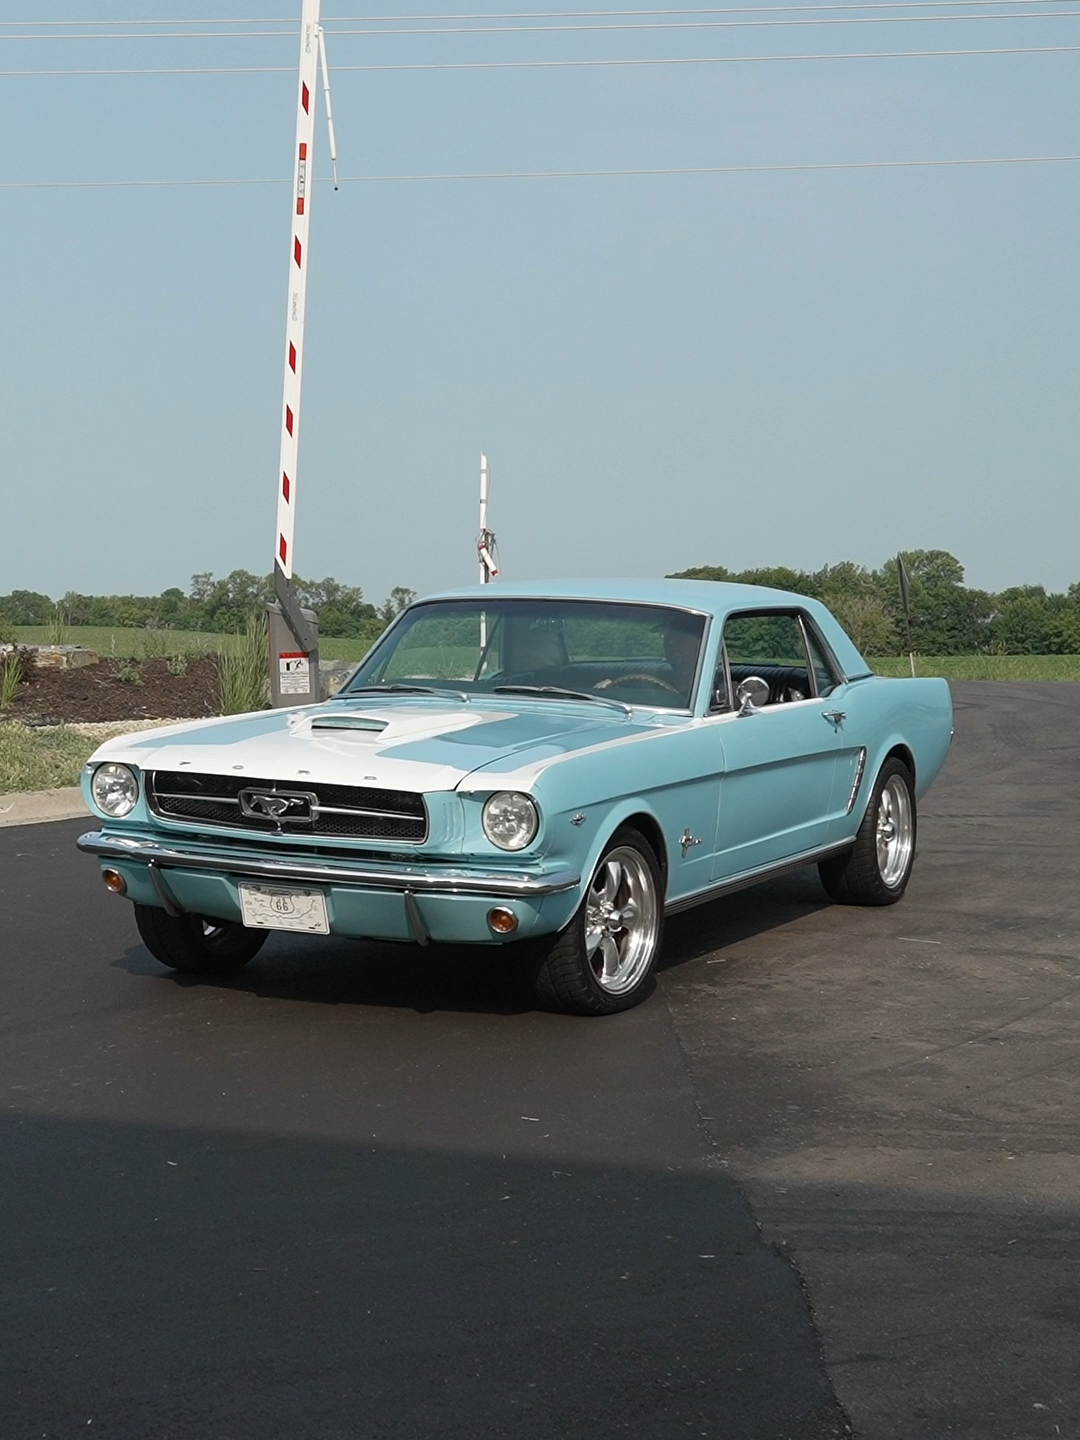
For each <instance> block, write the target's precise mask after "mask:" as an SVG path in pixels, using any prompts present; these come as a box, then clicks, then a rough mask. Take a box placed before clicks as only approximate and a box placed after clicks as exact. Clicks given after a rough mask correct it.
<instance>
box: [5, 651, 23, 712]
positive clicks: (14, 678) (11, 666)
mask: <svg viewBox="0 0 1080 1440" xmlns="http://www.w3.org/2000/svg"><path fill="white" fill-rule="evenodd" d="M21 679H22V661H21V659H20V657H19V652H18V651H17V650H7V651H5V653H4V656H3V666H2V668H0V710H7V709H8V707H9V706H11V705H14V703H15V692H16V690H18V688H19V681H20V680H21Z"/></svg>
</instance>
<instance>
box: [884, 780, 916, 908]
mask: <svg viewBox="0 0 1080 1440" xmlns="http://www.w3.org/2000/svg"><path fill="white" fill-rule="evenodd" d="M914 849H915V807H914V804H913V802H912V795H911V791H910V790H909V788H908V786H907V784H906V783H905V781H903V780H901V778H900V776H899V775H894V776H893V777H892V778H891V779H890V780H889V781H888V782H887V783H886V784H885V786H884V787H883V788H882V791H881V795H880V796H879V798H878V806H877V865H878V874H879V875H880V876H881V883H882V884H883V885H887V886H888V887H889V889H890V890H892V889H895V887H896V886H897V885H899V884H900V882H901V881H902V880H904V879H905V878H906V877H907V872H908V870H909V869H910V868H911V855H912V851H913V850H914Z"/></svg>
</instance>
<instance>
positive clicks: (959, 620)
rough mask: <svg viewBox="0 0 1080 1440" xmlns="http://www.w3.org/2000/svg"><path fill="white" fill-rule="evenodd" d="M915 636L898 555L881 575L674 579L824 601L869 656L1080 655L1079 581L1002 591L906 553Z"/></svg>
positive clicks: (826, 569) (781, 569)
mask: <svg viewBox="0 0 1080 1440" xmlns="http://www.w3.org/2000/svg"><path fill="white" fill-rule="evenodd" d="M903 562H904V569H905V570H906V572H907V576H908V591H909V603H910V611H911V616H910V634H909V629H908V619H907V616H906V614H905V611H904V607H903V604H902V602H901V596H900V576H899V573H898V566H897V562H896V558H895V557H894V558H892V559H889V560H886V561H885V563H884V564H883V565H882V566H881V567H880V569H877V570H871V569H868V568H867V567H866V566H865V565H856V564H855V563H854V562H853V561H851V560H841V561H840V562H839V564H836V565H825V566H823V567H822V568H821V569H820V570H792V569H789V568H788V567H786V566H775V567H767V568H761V569H756V570H728V569H726V568H725V567H724V566H723V565H696V566H694V567H693V568H691V569H689V570H680V571H678V572H677V573H676V574H675V575H674V576H673V577H672V578H674V579H687V580H690V579H693V580H732V581H736V582H740V583H742V584H745V585H771V586H775V587H776V588H777V589H779V590H794V591H797V592H798V593H799V594H800V595H811V596H813V597H814V598H815V599H818V600H821V601H822V602H823V603H824V604H825V605H827V606H828V607H829V609H830V610H831V611H832V612H833V614H834V615H835V616H836V618H837V619H838V620H839V621H840V623H841V625H843V627H844V629H845V630H846V631H847V632H848V634H849V635H850V636H851V638H852V640H854V642H855V644H856V646H857V647H858V648H859V650H861V651H862V653H863V654H864V655H898V654H901V653H903V652H905V651H907V650H909V649H911V650H914V651H916V652H917V653H918V654H920V655H975V654H978V653H979V652H980V651H988V652H990V653H992V654H999V655H1076V654H1080V582H1074V583H1073V584H1072V585H1070V586H1069V588H1068V591H1067V592H1066V593H1064V594H1056V595H1055V594H1049V593H1047V591H1046V589H1045V588H1044V587H1043V586H1042V585H1014V586H1011V587H1010V588H1009V589H1007V590H1002V591H1000V592H999V593H998V594H993V593H991V592H990V591H988V590H976V589H972V588H970V587H969V586H967V585H965V584H964V567H963V565H962V564H961V563H960V561H959V560H957V558H956V556H955V555H950V554H949V552H948V551H947V550H905V551H904V552H903Z"/></svg>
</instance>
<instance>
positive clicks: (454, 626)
mask: <svg viewBox="0 0 1080 1440" xmlns="http://www.w3.org/2000/svg"><path fill="white" fill-rule="evenodd" d="M704 633H705V618H704V616H702V615H695V614H692V613H691V612H690V611H688V610H678V609H675V608H671V607H667V606H661V605H627V604H616V603H614V602H607V601H600V600H546V599H536V600H514V599H509V598H508V599H498V598H497V597H495V596H493V597H492V599H491V600H490V601H489V600H487V599H484V600H443V601H432V602H431V603H429V604H420V605H414V606H413V607H412V609H411V610H409V611H407V612H406V614H405V615H404V616H403V617H402V619H401V620H400V621H399V623H398V624H397V625H396V626H395V627H394V629H393V630H392V631H391V633H390V634H388V635H387V636H386V638H385V639H384V640H383V641H382V642H381V643H380V644H379V645H378V646H377V647H376V649H375V650H374V651H373V653H372V654H371V656H370V657H369V658H368V660H367V662H366V663H365V664H364V665H362V666H361V667H360V669H359V670H358V671H357V672H356V674H355V675H354V676H353V677H352V679H351V680H350V682H349V684H348V685H347V686H346V687H345V688H344V689H343V690H342V691H341V692H340V693H341V694H342V695H347V694H349V693H350V692H354V691H359V690H363V689H365V688H367V687H371V686H386V687H388V688H389V687H391V686H405V685H413V686H430V687H432V688H441V687H445V688H446V689H450V690H457V691H465V692H468V693H473V692H476V693H480V694H493V693H497V692H500V691H506V690H510V691H513V690H519V691H520V692H522V693H529V692H530V691H533V690H539V691H540V692H541V693H543V692H545V691H548V690H561V691H564V692H566V691H569V692H574V693H575V694H577V695H579V696H581V697H583V698H595V699H597V700H617V701H622V702H624V703H625V704H630V705H650V706H658V707H666V708H672V709H687V708H688V707H689V706H690V704H691V697H692V695H693V690H694V680H695V677H696V675H697V669H698V660H699V657H700V652H701V641H702V636H703V635H704Z"/></svg>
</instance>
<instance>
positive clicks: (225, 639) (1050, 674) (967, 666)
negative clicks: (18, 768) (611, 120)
mask: <svg viewBox="0 0 1080 1440" xmlns="http://www.w3.org/2000/svg"><path fill="white" fill-rule="evenodd" d="M16 634H17V635H18V638H19V640H20V641H22V642H23V643H24V644H30V645H47V644H48V643H49V638H48V634H47V632H46V627H45V626H44V625H20V626H18V627H17V628H16ZM237 638H238V637H237V636H235V635H215V634H211V633H209V632H207V631H205V630H145V629H132V630H124V629H115V628H114V629H110V628H108V627H106V626H98V625H72V626H70V627H69V628H68V631H67V637H66V642H65V643H67V644H69V645H85V646H86V648H87V649H88V650H96V651H97V653H98V654H99V655H102V656H111V655H119V656H129V655H130V656H134V657H135V658H136V659H139V660H142V659H148V658H150V657H151V656H154V655H191V656H197V655H214V654H217V652H218V651H219V650H223V649H224V650H231V649H232V648H233V646H234V645H235V644H236V641H237ZM367 649H368V646H367V645H366V644H365V643H364V641H363V640H349V639H338V640H335V639H331V638H329V637H324V638H323V640H322V641H321V642H320V645H319V654H320V655H321V656H322V658H323V659H324V660H360V659H362V658H363V656H364V654H365V653H366V651H367ZM870 664H871V665H872V667H873V669H874V670H875V671H876V672H877V674H878V675H910V674H911V665H910V662H909V660H908V657H907V656H906V655H877V656H874V657H873V658H872V659H871V661H870ZM436 673H439V672H438V671H437V670H432V674H436ZM915 673H916V674H917V675H943V676H944V677H945V679H946V680H1080V656H1077V655H916V657H915Z"/></svg>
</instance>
